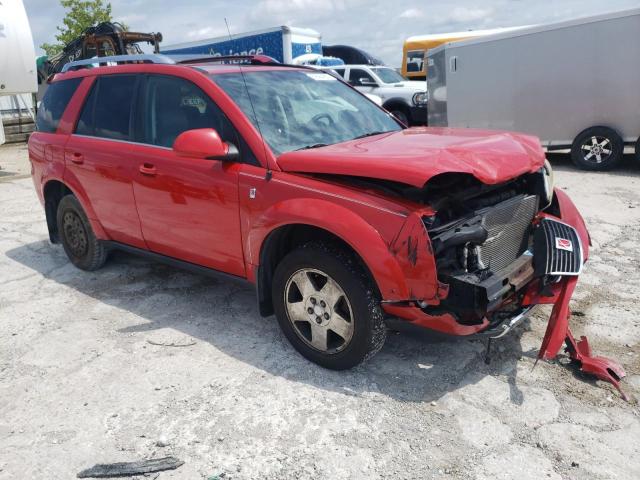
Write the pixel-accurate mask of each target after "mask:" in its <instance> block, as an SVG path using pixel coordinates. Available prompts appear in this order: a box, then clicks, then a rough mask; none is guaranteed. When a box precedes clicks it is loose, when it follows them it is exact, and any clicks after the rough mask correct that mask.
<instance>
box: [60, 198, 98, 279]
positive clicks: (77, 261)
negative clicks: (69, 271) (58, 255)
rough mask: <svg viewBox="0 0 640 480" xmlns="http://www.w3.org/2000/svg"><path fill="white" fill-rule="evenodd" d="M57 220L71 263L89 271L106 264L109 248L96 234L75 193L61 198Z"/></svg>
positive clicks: (61, 238) (63, 244)
mask: <svg viewBox="0 0 640 480" xmlns="http://www.w3.org/2000/svg"><path fill="white" fill-rule="evenodd" d="M57 222H58V234H59V235H60V240H61V241H62V246H63V247H64V251H65V253H66V254H67V257H69V260H71V263H73V264H74V265H75V266H76V267H78V268H80V269H82V270H89V271H91V270H97V269H98V268H100V267H101V266H102V265H104V262H105V261H106V259H107V250H106V248H105V247H104V244H103V243H102V242H101V241H100V240H98V239H97V238H96V236H95V235H94V233H93V230H92V229H91V224H90V223H89V220H88V218H87V215H86V214H85V213H84V210H83V208H82V205H80V202H79V201H78V199H77V198H76V197H75V196H74V195H66V196H65V197H63V198H62V200H60V203H59V204H58V212H57Z"/></svg>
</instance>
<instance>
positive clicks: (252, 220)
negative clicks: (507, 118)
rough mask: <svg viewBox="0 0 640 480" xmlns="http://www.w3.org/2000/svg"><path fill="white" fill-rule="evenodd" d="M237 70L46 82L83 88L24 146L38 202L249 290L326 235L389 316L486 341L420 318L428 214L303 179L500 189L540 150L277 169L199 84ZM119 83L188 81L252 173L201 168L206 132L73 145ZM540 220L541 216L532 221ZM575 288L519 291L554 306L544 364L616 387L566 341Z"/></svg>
mask: <svg viewBox="0 0 640 480" xmlns="http://www.w3.org/2000/svg"><path fill="white" fill-rule="evenodd" d="M252 69H261V70H264V69H274V70H278V69H282V70H289V69H290V68H289V67H286V68H285V67H277V66H261V67H256V66H246V67H243V71H244V72H245V74H251V71H252ZM237 71H238V66H235V65H217V66H212V65H199V66H198V67H197V68H193V67H190V66H186V65H185V66H175V65H148V64H135V65H134V64H132V65H122V66H117V67H103V68H94V69H88V70H80V71H76V72H69V73H66V74H63V75H57V76H56V77H55V78H54V80H53V81H57V80H59V79H62V78H74V77H82V78H84V80H83V82H82V83H81V84H80V86H79V87H78V90H77V91H76V93H75V95H74V96H73V98H72V99H71V101H70V103H69V105H68V107H67V109H66V110H65V112H64V114H63V117H62V119H61V121H60V124H59V127H58V131H57V133H56V134H47V133H40V132H36V133H34V134H33V135H32V136H31V138H30V141H29V158H30V160H31V162H32V167H33V181H34V185H35V187H36V190H37V192H38V195H39V197H40V200H41V201H43V191H44V188H45V186H46V184H47V182H49V181H60V182H63V183H65V184H66V185H67V187H68V188H69V189H70V190H71V191H72V192H73V193H75V195H76V196H77V197H78V199H79V201H80V203H81V204H82V206H83V208H84V209H85V211H86V212H87V216H88V217H89V219H90V221H91V224H92V227H93V229H94V231H95V232H96V235H97V236H98V238H100V239H103V240H115V241H119V242H123V243H127V244H130V245H133V246H136V247H139V248H146V249H149V250H152V251H154V252H158V253H161V254H165V255H168V256H171V257H175V258H179V259H182V260H185V261H188V262H192V263H195V264H199V265H204V266H207V267H211V268H215V269H218V270H221V271H224V272H227V273H232V274H234V275H238V276H241V277H245V278H247V279H248V280H249V281H252V282H255V280H256V269H257V267H258V265H259V264H260V258H261V252H262V250H263V247H264V244H265V240H266V239H267V238H268V237H269V235H271V234H273V232H275V231H277V229H279V228H282V227H286V226H290V225H300V224H302V225H308V226H313V227H316V228H320V229H324V230H326V231H328V232H330V233H332V234H333V235H335V236H337V237H339V238H340V239H342V240H343V241H344V242H345V243H347V244H348V245H349V246H351V248H352V249H353V250H354V251H355V252H356V253H357V254H358V255H359V256H360V258H361V259H362V261H363V263H364V265H365V266H366V267H367V269H368V270H369V272H370V273H371V275H372V278H373V280H374V282H375V284H376V286H377V287H378V290H379V291H380V294H381V296H382V300H383V304H382V306H383V309H384V310H385V312H386V313H387V314H389V315H395V316H398V317H400V318H403V319H406V320H407V321H409V322H412V323H414V324H416V325H419V326H421V327H425V328H430V329H433V330H437V331H440V332H443V333H448V334H453V335H471V334H474V333H479V332H482V331H483V330H484V329H486V328H487V327H488V325H489V322H488V320H487V319H486V318H485V319H483V321H482V322H481V323H479V324H477V325H462V324H460V323H458V322H457V321H456V319H455V317H454V316H453V315H451V314H448V313H439V314H437V315H428V314H426V313H425V312H424V310H423V309H421V308H419V307H418V306H417V303H418V302H420V304H421V305H422V306H424V305H431V306H435V305H438V304H439V303H440V301H441V300H442V299H444V298H446V297H447V295H448V286H447V285H445V284H442V283H440V282H439V281H438V276H437V272H436V263H435V259H434V257H433V252H432V248H431V242H430V239H429V236H428V234H427V232H426V229H425V228H424V225H423V223H422V217H423V216H424V215H432V214H433V213H434V212H433V210H431V209H429V208H427V207H424V206H422V205H417V204H415V203H412V202H411V201H409V200H405V199H398V198H394V197H391V196H388V195H387V194H384V193H381V192H380V191H375V190H371V189H368V188H366V187H355V186H353V185H350V184H348V183H347V182H345V181H343V180H341V179H340V178H339V177H334V178H333V179H319V178H314V177H313V176H311V175H307V174H313V173H320V174H321V173H326V174H337V175H345V176H365V177H372V178H381V179H388V180H392V181H396V182H403V183H405V184H408V185H413V186H415V187H422V186H423V185H424V184H425V182H427V181H428V180H429V179H431V178H433V177H434V176H436V175H439V174H443V173H463V174H469V175H473V176H474V177H475V178H477V179H478V180H479V181H481V182H484V183H487V184H496V183H500V182H504V181H507V180H509V179H512V178H515V177H517V176H519V175H522V174H524V173H527V172H534V171H536V170H538V169H539V168H540V167H541V166H542V164H543V161H544V154H543V152H542V150H541V148H540V145H539V142H538V140H537V139H535V138H533V137H530V136H527V135H520V134H513V133H507V132H486V131H480V130H463V129H440V128H439V129H435V128H417V129H407V130H403V131H400V132H396V133H390V134H382V135H378V136H374V137H369V138H364V139H360V140H353V141H349V142H344V143H341V144H338V145H332V146H327V147H321V148H316V149H310V150H304V151H298V152H289V153H285V154H283V155H280V156H279V157H278V158H276V157H275V156H274V155H273V153H272V152H271V150H270V149H269V148H268V147H266V146H265V145H264V144H263V142H262V139H261V136H260V134H259V132H258V131H257V130H256V129H255V128H254V127H253V125H252V124H251V122H250V121H249V120H248V119H247V117H246V116H245V115H244V114H243V113H242V111H241V110H240V109H239V108H238V107H237V106H236V104H235V103H233V101H231V99H230V98H229V97H228V96H227V95H226V94H225V93H224V91H222V90H221V89H220V88H219V87H218V86H217V85H216V84H215V83H214V82H212V81H211V79H210V78H209V77H208V75H209V74H224V73H228V72H237ZM115 73H156V74H164V75H174V76H178V77H181V78H183V79H186V80H188V81H191V82H193V83H194V84H195V85H197V86H198V87H199V88H200V89H201V90H203V91H204V93H205V94H207V95H208V96H209V97H210V98H211V99H213V100H214V101H215V103H216V104H217V105H218V106H219V107H220V109H221V110H222V111H223V112H224V113H225V114H226V116H227V117H228V118H229V120H230V121H231V123H232V124H233V125H234V126H235V128H236V129H237V130H238V132H239V133H240V135H241V136H242V137H243V138H244V140H245V141H246V143H247V145H248V146H249V147H250V148H251V150H252V152H253V153H254V155H255V157H256V158H257V160H258V162H259V163H260V165H259V166H254V165H248V164H241V163H230V162H222V161H218V160H207V159H206V157H210V156H212V155H217V154H218V153H221V154H224V153H226V151H227V145H225V144H224V143H223V142H222V141H221V140H220V137H219V136H218V135H217V134H216V133H215V131H213V130H210V129H204V130H200V131H190V132H185V133H183V134H181V135H180V136H179V137H178V138H177V139H176V142H175V144H174V147H175V148H174V149H169V148H162V147H156V146H151V145H144V144H139V143H130V142H119V141H112V140H104V139H99V138H95V137H81V136H78V135H74V134H73V131H74V128H75V124H76V121H77V118H78V115H79V112H80V109H81V106H82V104H83V101H84V98H85V96H86V95H87V93H88V91H89V88H90V87H91V85H92V82H93V81H94V79H95V76H96V75H97V74H115ZM268 171H269V175H268V174H267V173H268ZM556 198H557V204H558V207H559V210H560V216H559V219H560V220H562V221H563V222H565V223H567V224H569V225H571V226H573V227H574V228H576V230H577V231H578V235H579V237H580V239H581V242H582V248H583V252H584V259H585V260H586V259H587V257H588V249H589V235H588V232H587V229H586V227H585V224H584V220H583V219H582V217H581V216H580V214H579V212H578V211H577V209H576V207H575V205H573V203H572V202H571V200H570V199H569V198H568V196H567V195H566V194H565V193H564V192H562V191H561V190H556ZM543 216H549V215H546V214H541V215H540V216H539V217H538V218H542V217H543ZM552 218H555V217H552ZM576 282H577V278H576V277H564V278H562V280H561V281H560V282H559V283H556V284H553V285H550V286H549V287H548V288H547V289H546V290H545V292H541V291H540V284H539V281H537V280H536V281H533V282H532V283H531V284H530V285H529V286H527V287H526V290H525V295H524V300H523V305H533V304H542V303H550V304H554V308H553V311H552V314H551V317H550V319H549V324H548V327H547V331H546V333H545V337H544V340H543V344H542V347H541V350H540V357H541V358H552V357H554V356H555V355H557V353H558V352H559V350H560V348H561V347H562V344H563V343H564V342H565V341H567V342H568V343H569V344H570V345H571V349H570V354H571V355H572V358H575V359H576V360H579V361H581V362H582V368H583V370H584V371H585V372H589V373H594V374H595V375H597V376H598V377H599V378H603V379H605V380H607V381H610V382H611V383H614V382H613V381H612V380H616V378H615V376H617V377H618V379H619V378H620V377H621V376H622V375H623V374H624V372H622V370H621V369H620V368H619V367H618V366H617V364H614V363H613V362H610V361H608V360H606V359H602V358H600V357H592V356H591V353H590V350H589V348H588V343H587V342H586V340H584V339H583V340H582V341H580V342H575V341H574V340H573V337H572V335H571V332H570V330H569V300H570V298H571V294H572V293H573V290H574V288H575V286H576ZM611 372H614V373H613V374H612V373H611ZM614 385H616V384H615V383H614Z"/></svg>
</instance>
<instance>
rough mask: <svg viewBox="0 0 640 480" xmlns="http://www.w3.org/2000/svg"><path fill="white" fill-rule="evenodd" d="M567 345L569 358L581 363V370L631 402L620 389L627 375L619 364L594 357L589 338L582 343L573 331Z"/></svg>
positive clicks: (582, 340) (569, 332)
mask: <svg viewBox="0 0 640 480" xmlns="http://www.w3.org/2000/svg"><path fill="white" fill-rule="evenodd" d="M566 343H567V351H568V352H569V356H570V357H571V358H572V359H573V360H575V361H577V362H579V363H580V370H582V371H583V372H585V373H588V374H590V375H595V376H596V377H598V378H599V379H600V380H604V381H605V382H609V383H610V384H611V385H613V386H614V387H615V388H616V389H617V390H618V392H620V395H621V396H622V398H623V399H624V400H627V401H629V400H630V399H629V397H628V396H627V394H626V393H624V392H623V391H622V388H621V387H620V380H621V379H622V378H623V377H624V376H625V375H626V373H625V371H624V369H623V368H622V366H621V365H620V364H619V363H618V362H615V361H613V360H610V359H608V358H604V357H594V356H593V355H592V354H591V347H590V345H589V341H588V340H587V337H585V336H582V337H580V341H576V339H575V338H574V337H573V334H572V333H571V330H569V331H568V334H567V340H566Z"/></svg>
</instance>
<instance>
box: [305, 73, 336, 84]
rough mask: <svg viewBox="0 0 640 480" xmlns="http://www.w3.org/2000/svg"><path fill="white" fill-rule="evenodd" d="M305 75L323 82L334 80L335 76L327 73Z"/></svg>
mask: <svg viewBox="0 0 640 480" xmlns="http://www.w3.org/2000/svg"><path fill="white" fill-rule="evenodd" d="M306 75H307V77H309V78H313V79H314V80H319V81H323V82H326V81H332V80H334V81H335V80H336V78H335V77H332V76H331V75H329V74H328V73H307V74H306Z"/></svg>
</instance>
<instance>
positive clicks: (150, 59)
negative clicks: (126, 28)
mask: <svg viewBox="0 0 640 480" xmlns="http://www.w3.org/2000/svg"><path fill="white" fill-rule="evenodd" d="M103 63H115V64H125V63H160V64H165V65H173V64H175V63H176V62H175V61H173V60H172V59H171V58H169V57H167V56H166V55H160V54H157V53H156V54H143V55H112V56H110V57H95V58H87V59H86V60H76V61H74V62H69V63H67V64H65V66H64V67H62V72H61V73H64V72H68V71H70V70H78V69H79V68H87V67H90V66H92V65H96V64H98V65H99V64H103Z"/></svg>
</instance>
